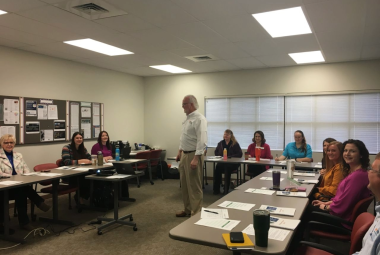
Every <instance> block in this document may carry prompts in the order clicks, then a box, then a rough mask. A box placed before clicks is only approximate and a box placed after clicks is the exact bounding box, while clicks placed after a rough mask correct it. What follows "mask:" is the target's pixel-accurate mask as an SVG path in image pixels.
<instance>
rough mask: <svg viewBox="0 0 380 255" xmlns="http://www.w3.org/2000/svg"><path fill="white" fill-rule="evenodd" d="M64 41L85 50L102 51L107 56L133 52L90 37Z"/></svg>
mask: <svg viewBox="0 0 380 255" xmlns="http://www.w3.org/2000/svg"><path fill="white" fill-rule="evenodd" d="M64 43H67V44H70V45H73V46H77V47H80V48H83V49H86V50H92V51H95V52H98V53H102V54H105V55H108V56H118V55H127V54H133V52H130V51H127V50H123V49H120V48H117V47H115V46H112V45H109V44H105V43H102V42H98V41H95V40H92V39H81V40H73V41H66V42H64Z"/></svg>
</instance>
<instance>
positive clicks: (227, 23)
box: [203, 14, 271, 42]
mask: <svg viewBox="0 0 380 255" xmlns="http://www.w3.org/2000/svg"><path fill="white" fill-rule="evenodd" d="M203 23H204V24H205V25H206V26H208V27H210V28H211V29H212V30H213V31H215V32H216V33H218V34H220V35H221V36H223V37H225V38H227V39H228V40H229V41H231V42H240V41H249V40H253V39H254V38H256V37H266V38H271V37H270V35H269V34H268V33H267V32H266V31H265V30H264V28H263V27H262V26H261V25H260V24H259V23H258V22H257V21H256V19H254V18H253V17H252V15H250V14H244V15H241V16H234V17H231V18H225V19H213V20H206V21H203Z"/></svg>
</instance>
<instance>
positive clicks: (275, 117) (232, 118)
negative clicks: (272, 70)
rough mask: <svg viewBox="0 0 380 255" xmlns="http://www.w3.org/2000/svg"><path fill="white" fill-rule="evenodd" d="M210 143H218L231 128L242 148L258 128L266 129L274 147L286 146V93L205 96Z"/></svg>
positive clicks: (214, 144)
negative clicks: (213, 97)
mask: <svg viewBox="0 0 380 255" xmlns="http://www.w3.org/2000/svg"><path fill="white" fill-rule="evenodd" d="M205 108H206V113H205V115H206V119H207V122H208V130H207V131H208V146H210V147H215V146H216V145H217V144H218V142H219V141H221V140H222V139H223V133H224V131H225V130H226V129H231V130H232V132H233V133H234V135H235V137H236V139H237V141H238V142H239V144H240V146H241V147H242V148H243V149H246V148H248V145H249V144H251V143H252V138H253V134H254V132H255V131H257V130H261V131H263V132H264V135H265V138H266V140H267V143H268V144H269V146H270V147H271V149H273V150H276V149H283V141H284V97H251V98H248V97H244V98H218V99H207V100H206V107H205Z"/></svg>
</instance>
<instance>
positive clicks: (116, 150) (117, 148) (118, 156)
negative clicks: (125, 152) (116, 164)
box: [115, 145, 120, 161]
mask: <svg viewBox="0 0 380 255" xmlns="http://www.w3.org/2000/svg"><path fill="white" fill-rule="evenodd" d="M115 160H116V161H120V149H119V145H116V149H115Z"/></svg>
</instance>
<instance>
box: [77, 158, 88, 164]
mask: <svg viewBox="0 0 380 255" xmlns="http://www.w3.org/2000/svg"><path fill="white" fill-rule="evenodd" d="M78 164H91V160H89V159H80V160H78Z"/></svg>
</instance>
